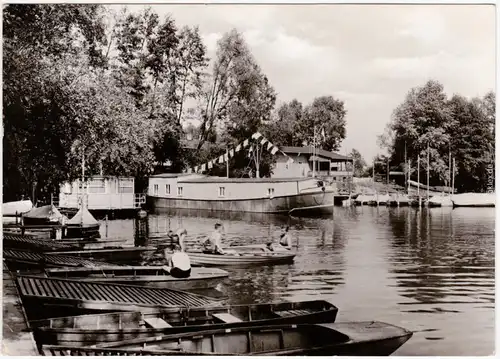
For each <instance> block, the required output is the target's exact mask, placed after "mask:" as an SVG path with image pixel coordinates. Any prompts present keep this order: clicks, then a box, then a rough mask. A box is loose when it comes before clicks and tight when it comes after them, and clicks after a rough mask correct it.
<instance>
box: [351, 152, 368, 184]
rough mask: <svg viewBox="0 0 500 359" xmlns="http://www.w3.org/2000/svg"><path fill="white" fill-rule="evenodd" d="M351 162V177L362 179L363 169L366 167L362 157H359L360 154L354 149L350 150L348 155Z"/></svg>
mask: <svg viewBox="0 0 500 359" xmlns="http://www.w3.org/2000/svg"><path fill="white" fill-rule="evenodd" d="M349 156H350V157H351V158H352V160H353V167H354V168H353V175H354V177H363V175H364V171H365V167H366V162H365V160H364V159H363V156H361V153H359V151H358V150H356V149H355V148H353V149H352V151H351V153H350V155H349Z"/></svg>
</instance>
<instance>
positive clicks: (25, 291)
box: [16, 275, 224, 320]
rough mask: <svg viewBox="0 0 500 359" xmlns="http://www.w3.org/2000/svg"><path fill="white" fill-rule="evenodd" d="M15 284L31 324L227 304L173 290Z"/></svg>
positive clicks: (22, 279) (31, 279)
mask: <svg viewBox="0 0 500 359" xmlns="http://www.w3.org/2000/svg"><path fill="white" fill-rule="evenodd" d="M16 284H17V286H18V288H19V293H20V295H21V298H22V300H23V303H24V306H25V308H26V309H27V311H30V313H28V318H29V319H30V320H35V319H44V318H50V317H55V316H61V315H80V314H95V313H106V312H114V311H144V310H160V309H161V310H172V311H174V312H177V311H179V308H183V307H201V306H211V305H222V304H223V303H224V301H223V300H221V299H215V298H211V297H206V296H202V295H198V294H192V293H187V292H182V291H177V290H173V289H166V288H149V287H141V286H135V285H125V284H110V283H95V282H89V281H83V280H67V279H54V278H44V277H36V276H24V275H19V276H18V277H17V279H16ZM54 312H55V313H57V314H55V315H54ZM30 314H31V315H30Z"/></svg>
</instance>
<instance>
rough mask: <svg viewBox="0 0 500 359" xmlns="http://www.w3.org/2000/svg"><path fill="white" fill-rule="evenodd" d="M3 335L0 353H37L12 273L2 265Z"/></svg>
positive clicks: (23, 354)
mask: <svg viewBox="0 0 500 359" xmlns="http://www.w3.org/2000/svg"><path fill="white" fill-rule="evenodd" d="M2 297H3V301H2V306H3V335H2V354H3V355H5V356H10V355H22V356H34V355H37V349H36V344H35V340H34V338H33V333H32V332H31V331H28V330H27V329H28V320H27V317H26V313H25V312H24V310H23V306H22V303H21V299H20V297H19V293H18V291H17V288H16V285H15V284H14V279H13V274H12V273H11V272H10V270H9V269H8V268H7V266H6V264H5V263H4V265H3V291H2Z"/></svg>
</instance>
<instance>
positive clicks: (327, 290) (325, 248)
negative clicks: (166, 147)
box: [110, 207, 495, 355]
mask: <svg viewBox="0 0 500 359" xmlns="http://www.w3.org/2000/svg"><path fill="white" fill-rule="evenodd" d="M219 221H220V222H222V223H223V224H224V227H225V231H226V238H227V240H228V242H233V243H234V242H237V243H241V242H245V243H265V242H267V241H269V240H270V239H272V238H276V237H277V236H278V235H279V231H280V230H279V227H280V226H281V225H283V224H287V225H290V227H291V234H292V237H293V239H294V243H296V245H297V256H296V258H295V262H294V263H293V264H290V265H278V266H264V267H247V268H227V270H228V271H229V272H230V278H229V279H228V280H227V281H226V282H225V283H224V285H223V286H222V291H223V293H224V295H226V296H227V297H228V298H229V300H230V302H233V303H252V302H268V301H273V300H284V299H287V300H309V299H318V298H324V299H328V300H332V301H333V303H334V304H335V305H336V306H337V307H339V315H338V318H339V320H381V321H386V322H389V323H393V324H399V325H401V326H404V327H407V328H408V329H410V330H414V331H416V333H415V336H414V337H413V338H412V339H411V340H410V341H409V342H408V343H407V344H405V345H404V346H403V347H402V348H401V349H400V350H398V352H396V354H399V355H486V354H491V353H492V351H493V348H494V345H493V343H494V330H493V328H494V327H493V326H494V299H495V297H494V285H495V283H494V271H495V260H494V258H495V257H494V246H495V242H494V241H495V238H494V227H495V210H494V209H489V208H485V209H480V208H472V209H467V208H460V209H451V208H433V209H429V210H427V209H421V210H418V209H415V208H385V207H380V208H373V207H356V208H335V213H334V214H333V215H332V216H331V217H325V218H317V219H314V218H290V217H287V216H273V215H269V214H253V213H230V212H208V213H207V212H198V211H189V210H182V211H162V212H157V213H155V214H153V215H150V217H149V226H150V232H165V231H167V230H169V229H172V230H175V229H177V228H178V227H181V226H182V227H184V228H186V229H187V230H188V233H189V237H190V238H199V237H201V236H204V235H206V234H208V233H210V232H211V231H212V229H213V225H214V224H215V222H219ZM115 223H116V225H117V226H119V227H120V228H119V229H117V228H112V225H115ZM129 227H130V229H129ZM132 228H133V227H132V226H131V225H129V224H127V223H123V222H117V221H115V222H114V223H110V232H111V233H117V232H120V235H121V236H123V234H124V233H121V231H125V230H131V229H132Z"/></svg>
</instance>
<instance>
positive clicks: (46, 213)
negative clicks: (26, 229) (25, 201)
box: [24, 204, 64, 222]
mask: <svg viewBox="0 0 500 359" xmlns="http://www.w3.org/2000/svg"><path fill="white" fill-rule="evenodd" d="M24 217H25V218H37V219H48V220H49V221H51V222H56V221H59V222H62V219H63V217H64V215H63V214H61V212H59V210H58V209H57V208H56V207H55V206H54V205H53V204H49V205H47V206H42V207H35V208H32V209H31V211H29V212H28V213H26V214H25V215H24Z"/></svg>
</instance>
